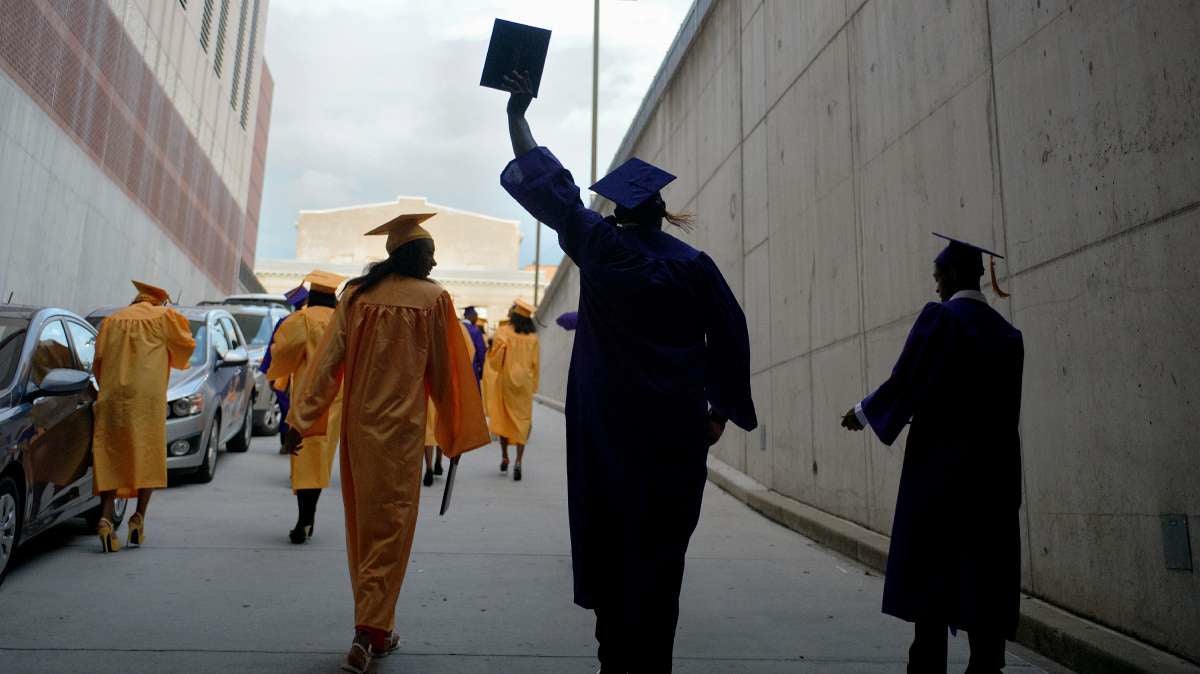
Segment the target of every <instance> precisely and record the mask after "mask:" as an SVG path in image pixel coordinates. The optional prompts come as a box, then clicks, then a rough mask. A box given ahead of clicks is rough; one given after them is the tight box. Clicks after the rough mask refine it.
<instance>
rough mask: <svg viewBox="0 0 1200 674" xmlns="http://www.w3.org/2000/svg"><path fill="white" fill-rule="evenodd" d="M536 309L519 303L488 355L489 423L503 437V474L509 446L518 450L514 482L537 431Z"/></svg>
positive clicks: (513, 307)
mask: <svg viewBox="0 0 1200 674" xmlns="http://www.w3.org/2000/svg"><path fill="white" fill-rule="evenodd" d="M533 311H534V309H533V305H532V304H530V303H528V302H526V301H525V300H522V299H517V301H516V302H515V303H514V304H513V306H512V308H511V309H509V311H508V325H503V326H501V327H500V328H499V329H498V330H496V338H495V341H494V342H493V344H492V349H491V351H489V352H488V357H487V363H486V365H485V366H484V367H485V369H487V370H490V372H489V376H488V377H487V381H488V386H489V387H490V388H491V390H490V391H488V393H487V395H486V397H485V400H486V403H487V414H488V422H489V423H490V424H491V429H492V433H495V434H496V435H497V436H499V437H500V452H501V458H500V472H501V473H503V472H506V471H507V470H508V445H509V443H512V444H514V445H516V446H517V464H516V465H515V466H513V480H514V481H517V482H519V481H520V480H521V461H522V459H524V458H525V444H526V443H527V442H528V441H529V430H530V429H531V428H532V427H533V394H535V393H537V388H538V374H539V373H538V340H537V328H536V326H535V325H534V323H533Z"/></svg>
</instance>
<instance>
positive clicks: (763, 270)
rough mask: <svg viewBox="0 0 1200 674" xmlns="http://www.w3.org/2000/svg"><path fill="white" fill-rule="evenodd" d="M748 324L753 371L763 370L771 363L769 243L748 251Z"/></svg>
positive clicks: (746, 270) (746, 266)
mask: <svg viewBox="0 0 1200 674" xmlns="http://www.w3.org/2000/svg"><path fill="white" fill-rule="evenodd" d="M745 275H746V285H745V295H744V296H743V299H742V307H743V308H744V309H745V312H746V328H747V330H748V331H749V332H750V371H751V372H760V371H762V370H765V369H766V368H767V367H768V366H769V365H770V364H771V361H770V359H771V254H770V243H764V244H763V245H761V246H759V247H758V248H755V249H754V250H753V251H751V252H750V253H749V254H748V255H746V262H745Z"/></svg>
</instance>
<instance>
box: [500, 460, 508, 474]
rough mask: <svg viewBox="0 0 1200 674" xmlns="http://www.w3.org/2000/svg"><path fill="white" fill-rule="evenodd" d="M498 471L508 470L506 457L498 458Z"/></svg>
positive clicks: (504, 471) (505, 471)
mask: <svg viewBox="0 0 1200 674" xmlns="http://www.w3.org/2000/svg"><path fill="white" fill-rule="evenodd" d="M500 472H501V473H507V472H508V459H501V460H500Z"/></svg>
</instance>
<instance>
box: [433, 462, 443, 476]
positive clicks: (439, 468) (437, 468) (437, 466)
mask: <svg viewBox="0 0 1200 674" xmlns="http://www.w3.org/2000/svg"><path fill="white" fill-rule="evenodd" d="M433 474H434V475H441V474H442V462H441V461H440V460H439V461H437V462H436V463H434V464H433Z"/></svg>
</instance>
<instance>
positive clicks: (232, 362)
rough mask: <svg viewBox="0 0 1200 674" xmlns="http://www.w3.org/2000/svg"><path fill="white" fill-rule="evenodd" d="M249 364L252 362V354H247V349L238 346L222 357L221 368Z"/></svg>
mask: <svg viewBox="0 0 1200 674" xmlns="http://www.w3.org/2000/svg"><path fill="white" fill-rule="evenodd" d="M248 362H250V354H249V353H246V347H244V346H238V347H234V348H232V349H229V350H228V351H226V352H225V355H224V356H221V362H220V363H219V365H220V366H221V367H233V366H236V365H245V364H246V363H248Z"/></svg>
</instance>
